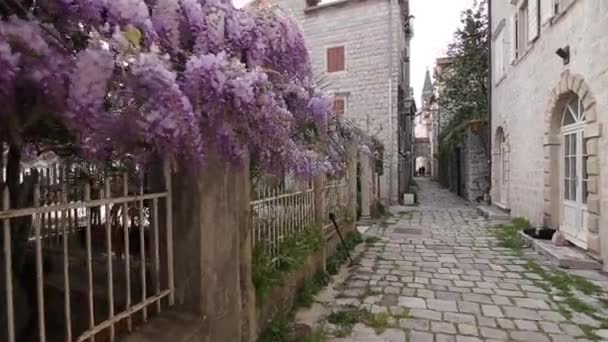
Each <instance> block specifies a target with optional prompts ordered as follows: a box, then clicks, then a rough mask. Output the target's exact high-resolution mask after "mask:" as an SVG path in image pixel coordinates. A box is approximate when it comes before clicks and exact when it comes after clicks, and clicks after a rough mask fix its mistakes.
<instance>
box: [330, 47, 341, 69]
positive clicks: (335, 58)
mask: <svg viewBox="0 0 608 342" xmlns="http://www.w3.org/2000/svg"><path fill="white" fill-rule="evenodd" d="M344 62H345V61H344V46H337V47H332V48H329V49H327V72H336V71H343V70H344V66H345V63H344Z"/></svg>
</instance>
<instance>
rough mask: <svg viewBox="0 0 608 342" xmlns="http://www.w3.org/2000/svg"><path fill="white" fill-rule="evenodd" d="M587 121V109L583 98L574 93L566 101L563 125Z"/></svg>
mask: <svg viewBox="0 0 608 342" xmlns="http://www.w3.org/2000/svg"><path fill="white" fill-rule="evenodd" d="M584 122H585V110H584V109H583V103H582V101H581V99H580V98H579V97H578V96H576V95H572V96H571V98H570V99H569V100H568V102H567V103H566V106H565V108H564V113H563V114H562V127H564V126H570V125H576V124H581V123H584Z"/></svg>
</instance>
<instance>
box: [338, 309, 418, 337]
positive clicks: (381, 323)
mask: <svg viewBox="0 0 608 342" xmlns="http://www.w3.org/2000/svg"><path fill="white" fill-rule="evenodd" d="M408 315H409V311H403V312H402V313H400V314H398V315H392V314H391V313H390V312H383V313H379V314H372V313H371V312H369V311H367V310H363V309H357V308H347V309H345V310H342V311H336V312H333V313H332V314H330V315H329V316H328V317H327V321H328V322H329V323H332V324H334V325H336V326H337V327H338V330H337V331H336V333H335V335H336V336H337V337H344V336H348V335H350V333H351V332H352V329H353V327H354V326H355V324H357V323H363V324H365V325H366V326H368V327H370V328H373V329H374V331H375V332H376V334H378V335H380V334H382V333H383V332H384V331H385V330H386V329H389V328H399V327H398V325H399V320H400V319H403V318H407V317H408Z"/></svg>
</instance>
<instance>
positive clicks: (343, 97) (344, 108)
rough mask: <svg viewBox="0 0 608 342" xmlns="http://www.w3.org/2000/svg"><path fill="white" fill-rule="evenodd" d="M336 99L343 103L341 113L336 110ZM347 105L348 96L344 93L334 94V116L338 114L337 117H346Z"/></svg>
mask: <svg viewBox="0 0 608 342" xmlns="http://www.w3.org/2000/svg"><path fill="white" fill-rule="evenodd" d="M337 101H342V103H343V105H342V113H338V112H337V111H336V102H337ZM347 106H348V97H347V96H346V95H342V94H334V100H333V110H334V113H335V114H336V116H338V117H346V113H347V108H348V107H347Z"/></svg>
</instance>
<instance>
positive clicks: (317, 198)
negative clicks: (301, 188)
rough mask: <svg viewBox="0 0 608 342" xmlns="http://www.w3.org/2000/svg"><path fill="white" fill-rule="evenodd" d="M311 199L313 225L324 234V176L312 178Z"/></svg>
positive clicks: (324, 248) (325, 269)
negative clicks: (312, 204) (313, 213)
mask: <svg viewBox="0 0 608 342" xmlns="http://www.w3.org/2000/svg"><path fill="white" fill-rule="evenodd" d="M313 184H314V185H313V200H314V210H315V226H317V227H318V229H320V230H321V232H322V233H323V234H325V222H326V219H325V216H326V215H327V213H326V212H325V196H324V192H325V176H324V175H317V176H315V178H314V180H313ZM323 271H327V247H326V246H324V247H323Z"/></svg>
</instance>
